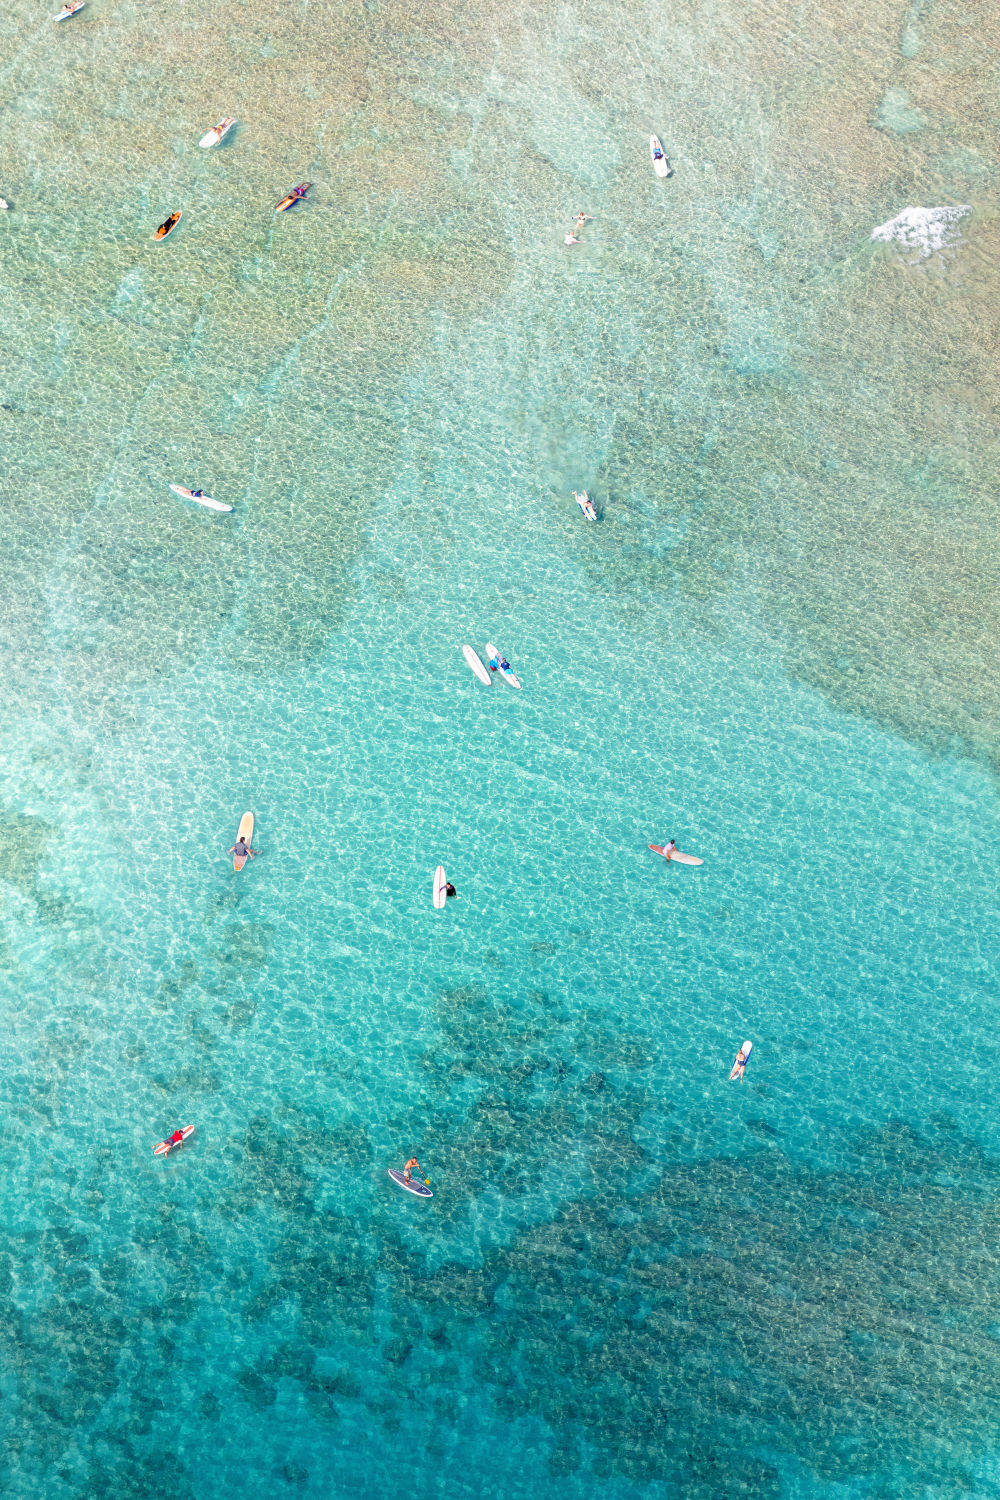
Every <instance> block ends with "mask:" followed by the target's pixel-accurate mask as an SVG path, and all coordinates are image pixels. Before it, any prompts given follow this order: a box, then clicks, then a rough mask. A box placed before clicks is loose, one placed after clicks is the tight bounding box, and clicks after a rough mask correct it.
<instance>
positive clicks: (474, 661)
mask: <svg viewBox="0 0 1000 1500" xmlns="http://www.w3.org/2000/svg"><path fill="white" fill-rule="evenodd" d="M462 655H463V656H464V657H465V660H466V662H467V663H468V664H469V666H470V667H471V668H472V670H473V671H474V672H475V674H476V676H477V677H478V678H479V681H480V682H485V684H486V686H487V687H489V685H490V683H491V682H492V681H493V678H492V677H491V676H490V674H489V672H487V670H486V668H485V667H484V666H483V664H482V662H481V661H480V660H479V657H478V656H477V655H476V653H475V651H473V649H472V647H471V646H463V647H462Z"/></svg>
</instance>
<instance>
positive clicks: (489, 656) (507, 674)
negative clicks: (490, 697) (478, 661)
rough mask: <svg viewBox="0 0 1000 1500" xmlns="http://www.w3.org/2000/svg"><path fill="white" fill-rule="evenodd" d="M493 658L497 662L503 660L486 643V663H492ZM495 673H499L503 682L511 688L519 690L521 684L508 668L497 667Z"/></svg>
mask: <svg viewBox="0 0 1000 1500" xmlns="http://www.w3.org/2000/svg"><path fill="white" fill-rule="evenodd" d="M494 657H496V659H497V661H503V659H504V658H503V657H502V656H501V655H500V652H499V651H498V650H497V648H496V647H495V646H491V645H490V643H489V641H487V642H486V660H487V661H492V660H493V658H494ZM497 671H498V672H499V673H500V676H501V677H502V678H503V679H504V681H505V682H509V683H510V685H511V687H516V688H519V687H520V686H521V684H520V683H519V682H518V680H517V678H516V677H515V676H514V674H513V672H512V671H511V670H510V668H509V667H497Z"/></svg>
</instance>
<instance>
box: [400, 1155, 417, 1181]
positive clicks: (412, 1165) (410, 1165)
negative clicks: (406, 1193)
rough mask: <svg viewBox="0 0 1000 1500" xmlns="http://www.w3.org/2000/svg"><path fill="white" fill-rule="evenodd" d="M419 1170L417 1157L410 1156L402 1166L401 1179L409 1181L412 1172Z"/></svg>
mask: <svg viewBox="0 0 1000 1500" xmlns="http://www.w3.org/2000/svg"><path fill="white" fill-rule="evenodd" d="M419 1171H420V1163H419V1162H418V1161H417V1158H416V1157H415V1156H411V1157H410V1159H409V1161H408V1162H407V1163H406V1166H405V1167H404V1168H403V1181H404V1182H409V1180H410V1178H411V1177H412V1176H413V1174H414V1172H419Z"/></svg>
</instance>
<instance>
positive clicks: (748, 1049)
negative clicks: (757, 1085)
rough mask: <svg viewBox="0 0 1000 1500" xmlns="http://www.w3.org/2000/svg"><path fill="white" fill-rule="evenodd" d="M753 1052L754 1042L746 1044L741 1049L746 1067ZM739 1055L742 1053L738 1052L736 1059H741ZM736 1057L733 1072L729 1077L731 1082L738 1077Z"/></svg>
mask: <svg viewBox="0 0 1000 1500" xmlns="http://www.w3.org/2000/svg"><path fill="white" fill-rule="evenodd" d="M752 1051H753V1042H744V1043H743V1046H742V1047H741V1048H740V1052H742V1053H743V1057H744V1066H746V1063H748V1062H749V1061H750V1054H751V1052H752ZM739 1055H740V1053H739V1052H737V1054H736V1057H739ZM736 1057H734V1058H733V1071H732V1072H731V1073H730V1075H729V1079H730V1082H732V1080H733V1079H734V1078H735V1077H736Z"/></svg>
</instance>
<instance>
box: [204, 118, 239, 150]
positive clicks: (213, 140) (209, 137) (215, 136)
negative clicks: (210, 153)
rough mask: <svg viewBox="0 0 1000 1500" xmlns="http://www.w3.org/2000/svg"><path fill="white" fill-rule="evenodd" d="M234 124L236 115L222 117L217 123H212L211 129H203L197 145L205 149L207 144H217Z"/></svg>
mask: <svg viewBox="0 0 1000 1500" xmlns="http://www.w3.org/2000/svg"><path fill="white" fill-rule="evenodd" d="M235 124H236V116H235V115H226V116H225V118H224V119H222V120H220V121H219V123H218V125H213V126H212V128H211V130H206V131H205V134H204V135H203V136H202V138H201V140H200V141H199V142H198V145H199V146H201V147H202V148H203V149H205V150H207V148H208V147H209V146H217V145H218V144H219V142H220V141H221V140H224V139H225V137H226V136H227V135H228V134H229V132H230V131H231V130H232V128H233V126H234V125H235Z"/></svg>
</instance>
